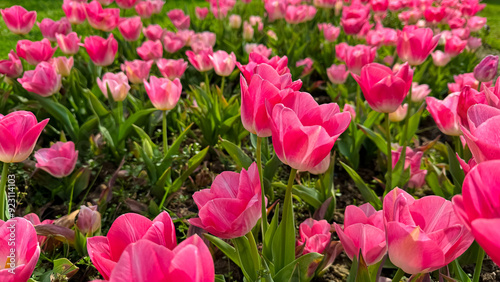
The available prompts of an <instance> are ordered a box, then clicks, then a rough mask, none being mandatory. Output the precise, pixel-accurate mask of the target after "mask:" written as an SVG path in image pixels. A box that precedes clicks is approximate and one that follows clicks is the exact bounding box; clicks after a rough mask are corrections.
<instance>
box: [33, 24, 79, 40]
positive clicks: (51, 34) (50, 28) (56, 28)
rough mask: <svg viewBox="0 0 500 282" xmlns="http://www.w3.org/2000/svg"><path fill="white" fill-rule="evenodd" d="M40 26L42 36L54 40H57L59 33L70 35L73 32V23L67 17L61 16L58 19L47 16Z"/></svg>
mask: <svg viewBox="0 0 500 282" xmlns="http://www.w3.org/2000/svg"><path fill="white" fill-rule="evenodd" d="M38 27H39V28H40V31H41V32H42V36H43V37H44V38H47V39H48V40H50V41H52V42H55V41H56V35H57V34H63V35H68V34H69V33H70V32H71V23H70V22H69V21H68V19H67V18H61V19H60V20H58V21H54V20H52V19H49V18H45V19H43V20H42V21H41V22H40V23H39V24H38Z"/></svg>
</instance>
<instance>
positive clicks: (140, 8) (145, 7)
mask: <svg viewBox="0 0 500 282" xmlns="http://www.w3.org/2000/svg"><path fill="white" fill-rule="evenodd" d="M135 11H136V13H137V14H138V15H139V17H141V19H149V18H151V16H152V15H153V12H154V4H153V2H151V1H141V2H139V3H137V5H135Z"/></svg>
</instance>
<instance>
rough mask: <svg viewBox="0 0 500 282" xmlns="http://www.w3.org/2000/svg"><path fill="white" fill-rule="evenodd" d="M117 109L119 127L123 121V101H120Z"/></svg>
mask: <svg viewBox="0 0 500 282" xmlns="http://www.w3.org/2000/svg"><path fill="white" fill-rule="evenodd" d="M116 108H117V113H116V118H117V121H118V126H120V124H121V123H122V121H123V101H118V102H117V104H116Z"/></svg>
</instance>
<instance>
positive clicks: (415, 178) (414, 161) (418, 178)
mask: <svg viewBox="0 0 500 282" xmlns="http://www.w3.org/2000/svg"><path fill="white" fill-rule="evenodd" d="M405 105H406V104H405ZM402 151H403V147H399V148H398V150H397V151H392V152H391V157H392V169H394V168H395V167H396V164H397V162H398V161H399V158H400V157H401V152H402ZM423 154H424V153H423V152H417V151H413V150H412V149H411V148H410V147H406V156H405V164H404V169H405V170H406V169H410V180H409V182H408V187H410V188H421V187H422V186H424V184H425V176H426V175H427V170H425V169H420V165H421V164H422V156H423Z"/></svg>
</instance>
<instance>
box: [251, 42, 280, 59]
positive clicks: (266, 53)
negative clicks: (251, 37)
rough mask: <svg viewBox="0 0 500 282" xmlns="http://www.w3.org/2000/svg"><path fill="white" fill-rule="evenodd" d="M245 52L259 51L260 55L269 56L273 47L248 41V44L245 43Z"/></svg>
mask: <svg viewBox="0 0 500 282" xmlns="http://www.w3.org/2000/svg"><path fill="white" fill-rule="evenodd" d="M245 52H246V53H247V54H250V53H252V52H255V53H259V54H260V55H262V56H264V57H266V58H269V56H271V53H272V52H273V49H271V48H267V47H266V45H263V44H256V43H248V44H245Z"/></svg>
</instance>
